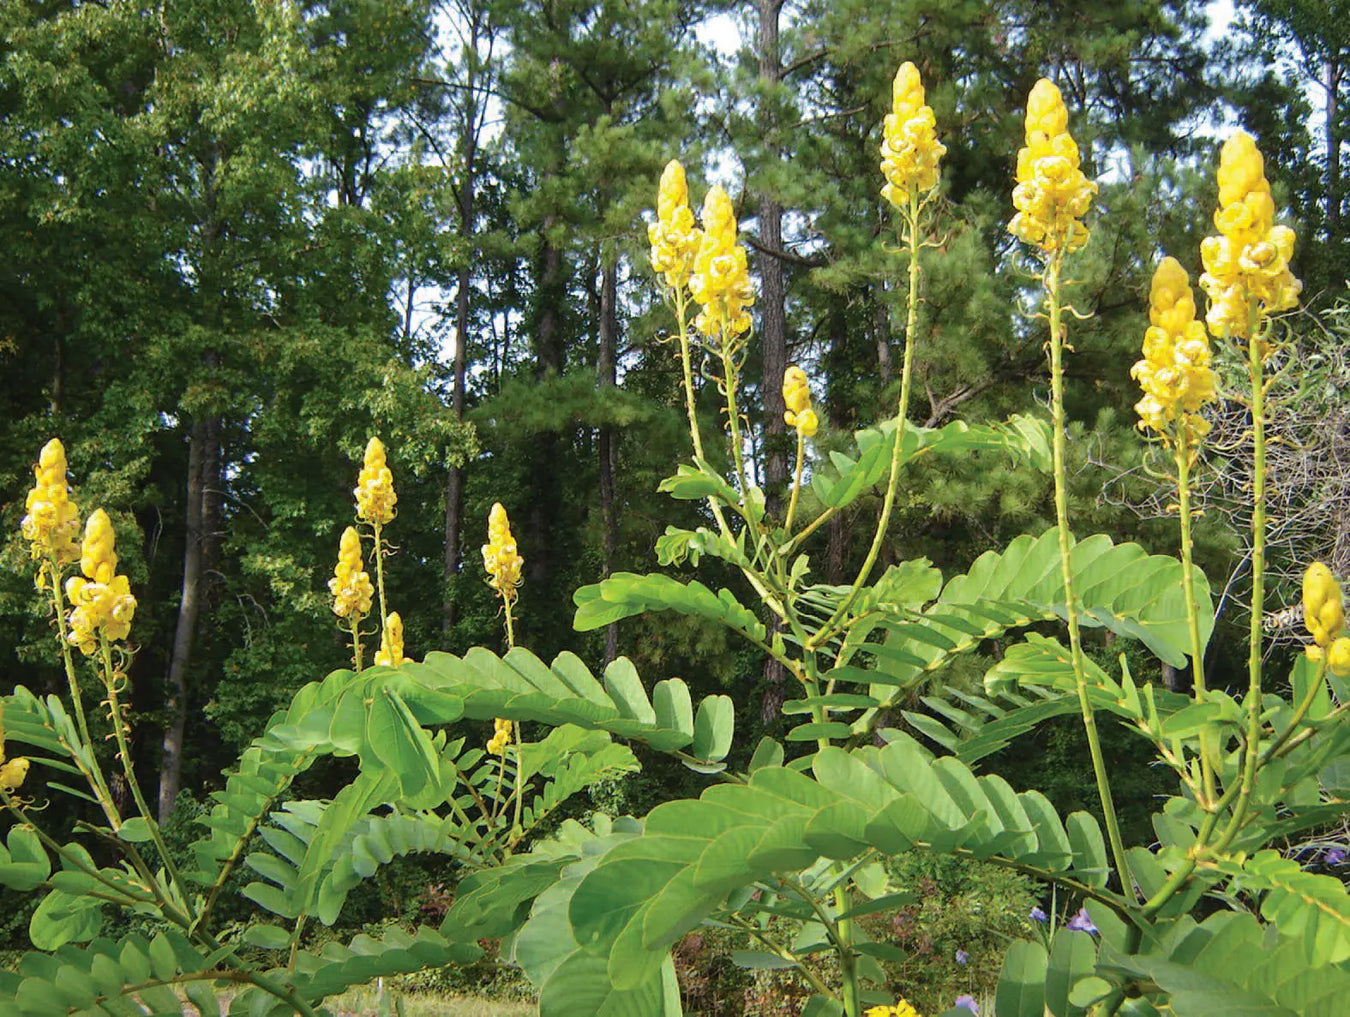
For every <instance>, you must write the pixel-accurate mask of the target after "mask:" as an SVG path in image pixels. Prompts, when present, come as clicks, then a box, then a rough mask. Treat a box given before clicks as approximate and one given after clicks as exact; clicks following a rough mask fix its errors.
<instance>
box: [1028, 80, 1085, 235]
mask: <svg viewBox="0 0 1350 1017" xmlns="http://www.w3.org/2000/svg"><path fill="white" fill-rule="evenodd" d="M1096 193H1097V185H1096V184H1095V183H1093V182H1092V181H1090V180H1088V178H1087V177H1086V176H1085V175H1084V173H1083V171H1082V169H1080V168H1079V163H1078V146H1077V144H1075V143H1074V140H1073V138H1072V137H1071V136H1070V135H1069V112H1068V110H1067V109H1065V108H1064V99H1063V97H1062V96H1061V95H1060V92H1059V89H1058V88H1056V87H1055V85H1054V83H1053V82H1051V81H1049V80H1048V79H1046V78H1041V79H1040V80H1039V81H1038V82H1036V84H1035V86H1034V87H1033V88H1032V90H1031V96H1030V97H1029V98H1028V100H1027V116H1026V146H1025V147H1024V148H1023V149H1022V150H1021V151H1019V152H1018V153H1017V186H1016V187H1015V188H1014V189H1013V206H1014V207H1015V208H1016V209H1017V214H1016V215H1014V216H1013V218H1012V221H1011V222H1009V223H1008V231H1009V232H1010V233H1012V234H1013V236H1015V237H1018V238H1019V239H1021V240H1023V241H1025V242H1026V243H1028V244H1032V245H1034V246H1036V247H1039V248H1040V249H1041V250H1042V251H1044V252H1045V253H1046V254H1047V255H1053V254H1055V253H1057V252H1073V251H1076V250H1078V249H1079V248H1081V247H1082V246H1083V245H1084V244H1086V243H1087V240H1088V231H1087V227H1086V226H1084V225H1083V223H1082V222H1081V221H1080V220H1081V218H1082V217H1083V216H1084V215H1086V214H1087V210H1088V207H1089V206H1090V205H1091V204H1092V197H1093V195H1095V194H1096Z"/></svg>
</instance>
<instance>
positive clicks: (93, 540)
mask: <svg viewBox="0 0 1350 1017" xmlns="http://www.w3.org/2000/svg"><path fill="white" fill-rule="evenodd" d="M114 542H115V538H114V534H113V527H112V520H111V519H109V518H108V514H107V513H106V512H104V511H103V510H102V509H98V510H96V511H95V512H94V514H93V515H91V516H90V517H89V522H88V523H87V524H86V525H85V530H84V543H83V544H82V545H81V547H80V571H81V572H82V573H84V574H83V575H82V576H72V577H71V578H70V579H68V580H66V596H67V597H68V598H69V600H70V603H71V605H72V606H73V608H74V610H72V611H71V612H70V636H69V639H70V641H71V642H72V643H74V644H75V645H76V646H78V647H79V648H80V650H81V652H83V653H85V654H91V653H93V652H94V651H95V650H96V649H97V648H98V636H99V633H100V632H102V633H103V635H104V636H106V637H107V639H108V640H109V641H110V642H117V641H118V640H120V639H126V638H127V636H128V635H130V633H131V621H132V618H133V617H134V616H135V614H136V598H135V597H133V596H132V595H131V584H130V582H129V581H128V580H127V577H126V576H119V575H117V552H116V550H115V549H114Z"/></svg>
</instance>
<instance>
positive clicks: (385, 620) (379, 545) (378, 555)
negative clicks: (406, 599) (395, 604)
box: [370, 523, 389, 632]
mask: <svg viewBox="0 0 1350 1017" xmlns="http://www.w3.org/2000/svg"><path fill="white" fill-rule="evenodd" d="M370 525H371V528H372V529H374V531H375V582H376V584H377V585H378V586H379V590H380V632H384V627H385V626H386V625H387V624H389V605H388V604H387V603H385V599H384V543H383V542H382V541H381V539H380V533H381V531H382V530H383V529H384V527H382V526H381V525H380V524H379V523H371V524H370Z"/></svg>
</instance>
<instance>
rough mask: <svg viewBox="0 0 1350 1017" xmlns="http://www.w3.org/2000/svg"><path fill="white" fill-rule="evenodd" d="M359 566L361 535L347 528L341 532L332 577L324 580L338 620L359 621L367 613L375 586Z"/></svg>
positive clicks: (360, 559) (360, 561)
mask: <svg viewBox="0 0 1350 1017" xmlns="http://www.w3.org/2000/svg"><path fill="white" fill-rule="evenodd" d="M361 566H362V558H361V536H360V534H358V533H357V532H356V527H355V526H348V527H347V528H346V529H345V530H343V531H342V540H341V542H340V543H339V544H338V561H337V567H336V568H334V569H333V578H332V579H330V580H328V592H329V593H331V594H332V595H333V613H334V614H335V615H337V616H338V617H339V618H349V619H353V620H356V621H360V620H361V618H363V617H365V616H366V615H368V614H370V602H371V598H372V597H374V595H375V587H374V586H373V585H372V584H371V582H370V575H369V573H367V572H366V571H365V570H364V569H363V568H362V567H361Z"/></svg>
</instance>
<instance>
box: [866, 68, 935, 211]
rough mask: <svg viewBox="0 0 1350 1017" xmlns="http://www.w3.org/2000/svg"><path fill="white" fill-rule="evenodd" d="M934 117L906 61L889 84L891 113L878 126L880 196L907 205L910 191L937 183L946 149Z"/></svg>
mask: <svg viewBox="0 0 1350 1017" xmlns="http://www.w3.org/2000/svg"><path fill="white" fill-rule="evenodd" d="M936 128H937V120H936V118H935V117H934V116H933V110H932V109H931V108H930V107H929V106H927V105H926V104H925V102H924V90H923V82H922V80H921V79H920V77H919V69H918V68H917V67H915V66H914V65H913V64H912V63H909V62H908V61H906V62H905V63H903V64H901V65H900V69H899V70H898V71H896V73H895V81H894V83H893V84H892V86H891V112H890V113H889V114H887V116H886V120H885V122H884V124H883V125H882V137H883V140H882V142H881V172H882V175H883V176H884V177H885V178H886V185H885V186H884V187H883V188H882V189H881V194H882V197H884V198H885V199H886V200H887V201H889V202H890V203H891V204H892V205H894V206H896V207H897V208H907V207H908V206H909V202H910V197H911V195H913V194H916V193H917V194H922V193H924V192H925V191H930V190H932V189H933V188H934V187H936V186H937V182H938V162H939V160H941V158H942V156H943V155H945V154H946V152H947V148H946V146H945V145H943V144H942V142H940V141H938V139H937V130H936Z"/></svg>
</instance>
